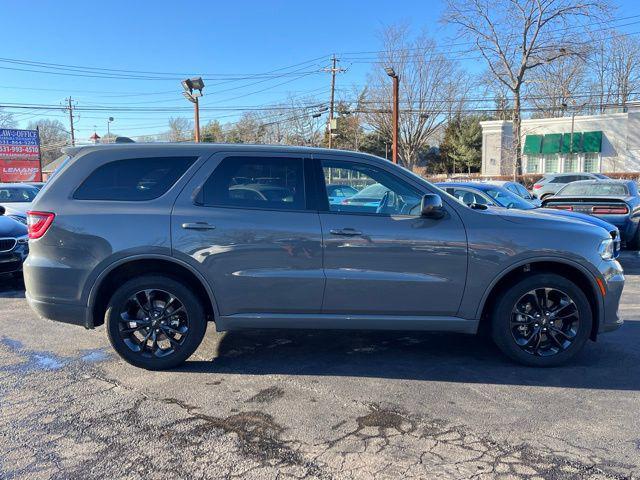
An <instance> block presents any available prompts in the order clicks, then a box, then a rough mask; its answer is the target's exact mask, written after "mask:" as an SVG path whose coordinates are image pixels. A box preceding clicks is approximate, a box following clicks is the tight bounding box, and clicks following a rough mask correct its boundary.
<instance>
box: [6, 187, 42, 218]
mask: <svg viewBox="0 0 640 480" xmlns="http://www.w3.org/2000/svg"><path fill="white" fill-rule="evenodd" d="M38 192H39V190H38V189H37V188H36V187H34V186H33V185H28V184H24V183H0V206H2V207H4V209H5V215H6V216H8V217H12V218H14V219H16V220H18V221H20V222H22V223H26V218H27V210H29V209H30V208H31V202H32V201H33V199H34V198H36V195H37V194H38Z"/></svg>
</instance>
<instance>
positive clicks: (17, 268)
mask: <svg viewBox="0 0 640 480" xmlns="http://www.w3.org/2000/svg"><path fill="white" fill-rule="evenodd" d="M28 253H29V237H28V236H27V226H26V225H25V224H23V223H21V222H18V221H16V220H14V219H13V218H11V217H7V216H5V215H4V208H3V207H0V273H17V272H21V271H22V262H24V259H25V258H27V254H28Z"/></svg>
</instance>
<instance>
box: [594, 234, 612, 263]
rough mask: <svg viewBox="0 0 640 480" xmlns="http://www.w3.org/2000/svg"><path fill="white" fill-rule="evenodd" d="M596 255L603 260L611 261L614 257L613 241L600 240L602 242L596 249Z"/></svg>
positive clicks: (609, 239)
mask: <svg viewBox="0 0 640 480" xmlns="http://www.w3.org/2000/svg"><path fill="white" fill-rule="evenodd" d="M598 253H599V254H600V257H601V258H602V259H603V260H612V259H613V257H614V256H615V249H614V247H613V239H612V238H607V239H606V240H602V242H600V246H599V247H598Z"/></svg>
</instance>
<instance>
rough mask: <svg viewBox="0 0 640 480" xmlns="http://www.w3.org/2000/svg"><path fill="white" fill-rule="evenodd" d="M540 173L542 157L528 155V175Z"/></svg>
mask: <svg viewBox="0 0 640 480" xmlns="http://www.w3.org/2000/svg"><path fill="white" fill-rule="evenodd" d="M538 172H540V156H538V155H527V173H538Z"/></svg>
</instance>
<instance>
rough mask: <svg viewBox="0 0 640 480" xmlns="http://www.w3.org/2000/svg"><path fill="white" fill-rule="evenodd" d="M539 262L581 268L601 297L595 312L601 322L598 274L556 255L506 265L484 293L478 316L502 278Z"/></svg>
mask: <svg viewBox="0 0 640 480" xmlns="http://www.w3.org/2000/svg"><path fill="white" fill-rule="evenodd" d="M538 262H554V263H563V264H565V265H567V266H570V267H574V268H576V269H577V270H580V271H581V272H582V273H583V274H584V275H585V276H586V277H587V278H588V279H589V283H590V284H591V289H592V290H593V293H594V294H595V295H596V297H597V298H598V299H599V301H598V311H597V312H595V313H596V315H597V318H596V320H597V321H598V322H599V320H600V319H601V318H602V317H603V315H604V300H603V298H602V296H601V295H600V294H599V287H598V284H597V283H596V275H595V274H594V273H593V272H592V271H590V270H589V269H587V268H586V267H585V266H583V265H581V264H580V263H577V262H574V261H573V260H568V259H566V258H564V257H554V256H552V255H551V256H544V257H532V258H527V259H523V260H520V261H518V262H516V263H513V264H511V265H509V266H508V267H506V268H505V269H504V270H502V271H501V272H500V274H499V275H497V276H496V278H494V279H493V281H492V282H491V284H489V286H488V287H487V288H486V290H485V292H484V294H483V295H482V299H481V301H480V303H479V305H478V308H477V310H476V318H478V319H479V318H480V316H481V315H482V311H483V310H484V307H485V304H486V303H487V300H488V299H489V294H490V293H491V291H492V290H493V288H494V287H495V286H496V285H497V284H498V282H500V280H502V279H503V278H504V277H505V276H506V275H508V274H509V273H511V272H513V271H514V270H516V269H517V268H520V267H523V266H525V265H527V264H530V263H538Z"/></svg>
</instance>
